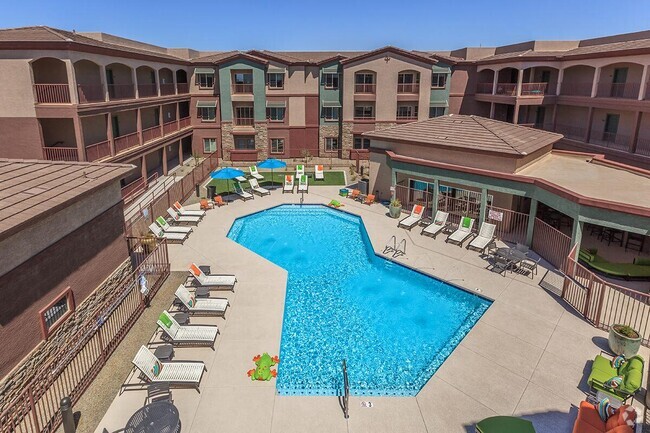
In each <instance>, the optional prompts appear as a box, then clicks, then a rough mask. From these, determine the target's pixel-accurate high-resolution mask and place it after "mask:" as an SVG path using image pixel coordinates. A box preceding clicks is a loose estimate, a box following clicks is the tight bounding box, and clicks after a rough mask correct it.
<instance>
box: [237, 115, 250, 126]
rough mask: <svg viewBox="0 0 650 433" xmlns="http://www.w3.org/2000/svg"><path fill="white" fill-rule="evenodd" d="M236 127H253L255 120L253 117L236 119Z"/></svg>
mask: <svg viewBox="0 0 650 433" xmlns="http://www.w3.org/2000/svg"><path fill="white" fill-rule="evenodd" d="M233 120H234V123H235V126H253V125H254V124H255V119H253V118H252V117H235V118H233Z"/></svg>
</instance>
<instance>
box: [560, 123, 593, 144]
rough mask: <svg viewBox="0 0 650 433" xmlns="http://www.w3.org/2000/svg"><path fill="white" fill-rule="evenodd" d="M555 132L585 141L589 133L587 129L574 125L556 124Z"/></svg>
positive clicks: (571, 138)
mask: <svg viewBox="0 0 650 433" xmlns="http://www.w3.org/2000/svg"><path fill="white" fill-rule="evenodd" d="M555 132H557V133H558V134H562V135H564V136H565V137H566V138H568V139H570V140H577V141H583V140H584V139H585V136H586V135H587V129H586V128H582V127H579V126H574V125H561V124H557V125H555Z"/></svg>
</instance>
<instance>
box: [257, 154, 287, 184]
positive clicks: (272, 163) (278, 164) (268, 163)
mask: <svg viewBox="0 0 650 433" xmlns="http://www.w3.org/2000/svg"><path fill="white" fill-rule="evenodd" d="M286 166H287V163H286V162H284V161H280V160H279V159H275V158H269V159H267V160H265V161H262V162H260V163H259V164H257V167H258V168H265V169H267V170H271V186H273V184H274V182H273V170H274V169H276V168H285V167H286Z"/></svg>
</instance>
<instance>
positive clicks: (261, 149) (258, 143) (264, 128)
mask: <svg viewBox="0 0 650 433" xmlns="http://www.w3.org/2000/svg"><path fill="white" fill-rule="evenodd" d="M255 149H257V160H258V161H264V160H265V159H266V158H267V156H268V154H269V128H268V125H267V123H266V122H255Z"/></svg>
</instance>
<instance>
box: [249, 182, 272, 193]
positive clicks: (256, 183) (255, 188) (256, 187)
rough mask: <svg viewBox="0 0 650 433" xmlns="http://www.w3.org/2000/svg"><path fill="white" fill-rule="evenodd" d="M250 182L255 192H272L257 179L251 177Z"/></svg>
mask: <svg viewBox="0 0 650 433" xmlns="http://www.w3.org/2000/svg"><path fill="white" fill-rule="evenodd" d="M248 182H249V183H250V185H251V189H252V190H253V192H256V193H258V194H259V195H260V196H263V195H269V194H271V191H269V190H268V189H266V188H262V187H261V186H260V184H259V183H258V182H257V179H251V180H249V181H248Z"/></svg>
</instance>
